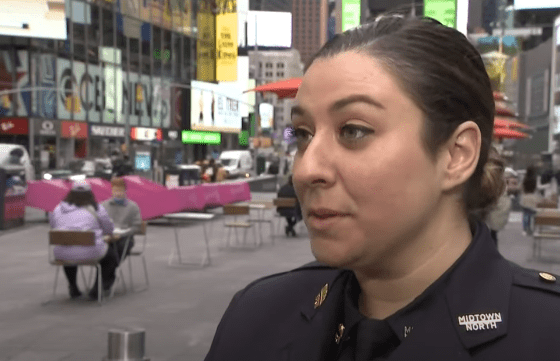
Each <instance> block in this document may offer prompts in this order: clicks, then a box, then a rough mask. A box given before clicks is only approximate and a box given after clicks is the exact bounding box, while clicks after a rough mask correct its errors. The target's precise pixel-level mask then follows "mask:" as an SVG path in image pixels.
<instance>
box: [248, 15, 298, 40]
mask: <svg viewBox="0 0 560 361" xmlns="http://www.w3.org/2000/svg"><path fill="white" fill-rule="evenodd" d="M255 41H256V42H257V45H258V46H263V47H266V46H268V47H285V48H290V47H291V46H292V14H291V13H288V12H279V11H249V13H248V14H247V46H249V47H252V46H255Z"/></svg>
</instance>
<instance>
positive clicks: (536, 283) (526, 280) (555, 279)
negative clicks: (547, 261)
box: [510, 262, 560, 295]
mask: <svg viewBox="0 0 560 361" xmlns="http://www.w3.org/2000/svg"><path fill="white" fill-rule="evenodd" d="M510 264H511V265H512V269H513V284H514V285H516V286H520V287H526V288H533V289H538V290H542V291H547V292H552V293H556V294H558V295H560V276H558V275H555V274H552V273H549V272H543V271H537V270H533V269H528V268H523V267H521V266H519V265H517V264H515V263H512V262H510Z"/></svg>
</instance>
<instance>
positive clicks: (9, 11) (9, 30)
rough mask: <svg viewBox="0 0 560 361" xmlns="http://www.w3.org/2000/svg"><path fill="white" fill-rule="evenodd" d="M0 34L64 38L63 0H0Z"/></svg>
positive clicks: (64, 12) (64, 13) (64, 17)
mask: <svg viewBox="0 0 560 361" xmlns="http://www.w3.org/2000/svg"><path fill="white" fill-rule="evenodd" d="M0 35H8V36H25V37H33V38H48V39H66V35H67V33H66V11H65V0H49V1H47V0H26V1H21V0H2V1H0Z"/></svg>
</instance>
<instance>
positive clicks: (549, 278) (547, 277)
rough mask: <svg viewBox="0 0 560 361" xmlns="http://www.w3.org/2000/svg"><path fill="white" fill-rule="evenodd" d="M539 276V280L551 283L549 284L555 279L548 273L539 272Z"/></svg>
mask: <svg viewBox="0 0 560 361" xmlns="http://www.w3.org/2000/svg"><path fill="white" fill-rule="evenodd" d="M539 276H540V277H541V279H542V280H544V281H547V282H551V283H554V282H556V277H554V276H553V275H551V274H550V273H546V272H541V273H539Z"/></svg>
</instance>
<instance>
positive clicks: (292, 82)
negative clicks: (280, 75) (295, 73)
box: [244, 78, 301, 99]
mask: <svg viewBox="0 0 560 361" xmlns="http://www.w3.org/2000/svg"><path fill="white" fill-rule="evenodd" d="M300 84H301V78H291V79H287V80H281V81H277V82H274V83H268V84H264V85H260V86H258V87H256V88H254V89H249V90H246V91H244V93H246V92H250V91H254V92H263V93H275V94H276V95H278V98H280V99H283V98H295V96H296V94H297V91H298V89H299V85H300Z"/></svg>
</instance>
